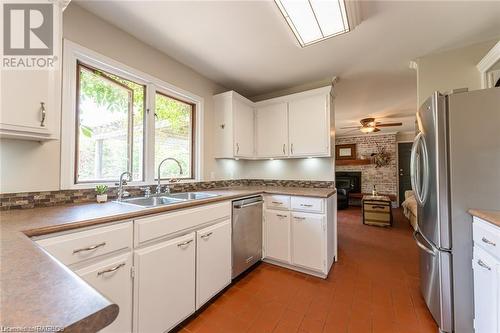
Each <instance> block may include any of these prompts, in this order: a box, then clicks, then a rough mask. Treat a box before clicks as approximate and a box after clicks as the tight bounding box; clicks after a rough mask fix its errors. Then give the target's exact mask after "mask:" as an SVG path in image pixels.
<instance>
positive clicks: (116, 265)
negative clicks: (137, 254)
mask: <svg viewBox="0 0 500 333" xmlns="http://www.w3.org/2000/svg"><path fill="white" fill-rule="evenodd" d="M131 267H132V253H131V252H129V253H126V254H123V255H120V256H117V257H113V258H110V259H106V260H103V261H101V262H99V263H97V264H94V265H90V266H88V267H85V268H81V269H78V270H77V271H76V274H78V275H79V276H80V277H82V278H83V279H84V280H85V281H87V282H88V283H89V284H90V285H91V286H92V287H94V288H95V289H96V290H98V291H99V292H100V293H101V294H103V295H104V296H106V297H107V298H108V299H109V300H110V301H112V302H113V303H115V304H117V305H118V306H119V308H120V312H119V313H118V317H117V318H116V319H115V321H113V323H112V324H111V325H109V326H107V327H106V328H104V329H103V330H101V332H106V333H111V332H113V333H115V332H116V333H122V332H132V277H131V274H130V269H131Z"/></svg>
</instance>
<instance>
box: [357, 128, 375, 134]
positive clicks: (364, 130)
mask: <svg viewBox="0 0 500 333" xmlns="http://www.w3.org/2000/svg"><path fill="white" fill-rule="evenodd" d="M359 130H360V131H361V132H363V133H371V132H373V131H375V127H373V126H367V127H361V128H360V129H359Z"/></svg>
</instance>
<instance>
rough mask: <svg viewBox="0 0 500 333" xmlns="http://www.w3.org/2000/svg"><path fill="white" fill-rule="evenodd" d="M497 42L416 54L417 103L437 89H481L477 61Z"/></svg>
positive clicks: (442, 90) (443, 90) (441, 90)
mask: <svg viewBox="0 0 500 333" xmlns="http://www.w3.org/2000/svg"><path fill="white" fill-rule="evenodd" d="M496 42H497V40H492V41H489V42H485V43H479V44H474V45H470V46H467V47H462V48H459V49H453V50H450V51H445V52H440V53H436V54H430V55H427V56H424V57H421V58H418V59H417V60H416V63H417V65H418V70H417V91H418V93H417V94H418V106H420V105H422V103H423V102H425V100H426V99H427V98H428V97H429V96H430V95H431V94H432V93H433V92H434V91H436V90H437V91H440V92H446V91H449V90H452V89H458V88H468V89H469V90H476V89H481V76H480V74H479V71H478V69H477V67H476V65H477V64H478V62H479V61H480V60H481V59H482V58H483V57H484V56H485V55H486V53H488V51H489V50H490V49H491V48H492V47H493V45H495V43H496Z"/></svg>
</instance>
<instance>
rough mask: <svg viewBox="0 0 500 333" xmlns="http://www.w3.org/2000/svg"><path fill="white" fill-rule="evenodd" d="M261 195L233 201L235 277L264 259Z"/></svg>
mask: <svg viewBox="0 0 500 333" xmlns="http://www.w3.org/2000/svg"><path fill="white" fill-rule="evenodd" d="M263 202H264V201H263V200H262V197H261V196H256V197H250V198H245V199H242V200H238V201H233V244H232V246H233V248H232V250H233V275H232V277H233V279H234V278H235V277H237V276H238V275H240V274H241V273H243V272H244V271H246V270H247V269H248V268H250V267H251V266H252V265H254V264H255V263H257V262H258V261H259V260H261V259H262V204H263Z"/></svg>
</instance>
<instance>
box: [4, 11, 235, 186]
mask: <svg viewBox="0 0 500 333" xmlns="http://www.w3.org/2000/svg"><path fill="white" fill-rule="evenodd" d="M63 36H64V38H67V39H69V40H71V41H73V42H76V43H78V44H81V45H83V46H85V47H87V48H89V49H91V50H94V51H96V52H99V53H101V54H103V55H105V56H107V57H110V58H113V59H115V60H117V61H119V62H122V63H124V64H126V65H128V66H130V67H133V68H136V69H138V70H140V71H143V72H145V73H148V74H150V75H153V76H155V77H157V78H159V79H161V80H164V81H166V82H168V83H171V84H173V85H176V86H178V87H179V88H182V89H184V90H187V91H190V92H192V93H194V94H196V95H198V96H201V97H203V98H204V100H205V122H204V124H203V126H204V129H205V133H204V137H203V139H202V141H203V145H204V151H203V154H204V161H203V162H204V179H210V177H211V176H214V177H215V178H217V179H226V178H229V174H226V173H225V172H226V170H229V172H232V173H233V174H234V173H235V171H233V170H232V168H226V164H224V163H218V162H216V161H215V160H214V159H213V153H212V152H213V147H212V142H213V140H212V130H211V128H212V126H213V125H212V120H213V101H212V95H214V94H216V93H220V92H223V91H225V90H227V89H225V88H223V87H221V86H220V85H218V84H216V83H215V82H213V81H211V80H209V79H207V78H205V77H203V76H201V75H200V74H198V73H196V72H195V71H194V70H192V69H191V68H189V67H187V66H185V65H183V64H181V63H179V62H177V61H175V60H173V59H172V58H170V57H168V56H167V55H165V54H164V53H161V52H160V51H158V50H156V49H154V48H152V47H150V46H148V45H146V44H144V43H143V42H141V41H139V40H137V39H135V38H134V37H132V36H131V35H129V34H127V33H125V32H124V31H122V30H120V29H118V28H116V27H114V26H112V25H110V24H109V23H107V22H105V21H103V20H101V19H100V18H98V17H96V16H95V15H93V14H91V13H90V12H88V11H86V10H84V9H82V8H81V7H79V6H78V5H76V4H75V3H71V4H70V5H69V6H68V8H67V9H66V10H65V12H64V27H63ZM66 111H68V110H65V112H66ZM70 111H71V110H70ZM0 154H1V158H0V179H1V182H0V192H2V193H9V192H26V191H42V190H58V189H59V188H60V181H59V173H60V172H59V169H60V142H59V140H57V141H51V142H46V143H43V144H40V143H38V142H30V141H20V140H2V141H1V142H0Z"/></svg>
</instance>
